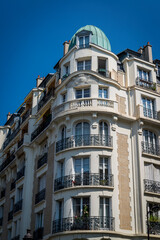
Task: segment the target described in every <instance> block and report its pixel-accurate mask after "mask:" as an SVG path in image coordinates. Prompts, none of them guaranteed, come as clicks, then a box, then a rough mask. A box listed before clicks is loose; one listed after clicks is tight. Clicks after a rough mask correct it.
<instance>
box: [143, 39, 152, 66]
mask: <svg viewBox="0 0 160 240" xmlns="http://www.w3.org/2000/svg"><path fill="white" fill-rule="evenodd" d="M143 55H144V60H146V61H148V62H151V63H152V62H153V57H152V46H151V45H150V43H149V42H147V45H146V46H144V48H143Z"/></svg>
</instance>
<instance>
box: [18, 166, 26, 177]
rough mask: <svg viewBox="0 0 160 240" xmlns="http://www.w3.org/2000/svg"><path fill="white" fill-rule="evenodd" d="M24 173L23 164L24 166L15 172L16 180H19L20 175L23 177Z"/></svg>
mask: <svg viewBox="0 0 160 240" xmlns="http://www.w3.org/2000/svg"><path fill="white" fill-rule="evenodd" d="M24 173H25V166H24V167H23V168H22V169H21V170H19V171H18V172H17V178H16V180H19V179H20V178H21V177H23V176H24Z"/></svg>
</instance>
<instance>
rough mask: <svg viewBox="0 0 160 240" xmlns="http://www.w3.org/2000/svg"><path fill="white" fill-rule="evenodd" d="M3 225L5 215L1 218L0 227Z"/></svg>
mask: <svg viewBox="0 0 160 240" xmlns="http://www.w3.org/2000/svg"><path fill="white" fill-rule="evenodd" d="M2 225H3V217H1V218H0V227H1V226H2Z"/></svg>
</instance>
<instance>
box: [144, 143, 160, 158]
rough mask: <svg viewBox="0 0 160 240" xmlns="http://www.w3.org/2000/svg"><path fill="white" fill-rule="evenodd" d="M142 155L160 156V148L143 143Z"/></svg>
mask: <svg viewBox="0 0 160 240" xmlns="http://www.w3.org/2000/svg"><path fill="white" fill-rule="evenodd" d="M142 153H147V154H152V155H156V156H160V146H159V145H157V144H153V143H149V142H142Z"/></svg>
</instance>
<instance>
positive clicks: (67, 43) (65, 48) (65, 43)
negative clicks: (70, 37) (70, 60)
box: [63, 41, 70, 56]
mask: <svg viewBox="0 0 160 240" xmlns="http://www.w3.org/2000/svg"><path fill="white" fill-rule="evenodd" d="M69 43H70V41H69V42H67V41H65V42H64V43H63V45H64V48H63V56H64V55H66V53H67V52H68V48H69Z"/></svg>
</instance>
